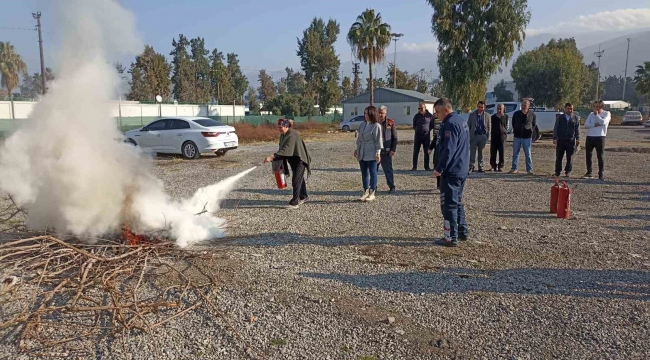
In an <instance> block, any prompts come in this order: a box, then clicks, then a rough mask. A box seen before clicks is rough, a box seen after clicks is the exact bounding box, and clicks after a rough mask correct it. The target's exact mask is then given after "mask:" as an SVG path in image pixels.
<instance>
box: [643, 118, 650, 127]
mask: <svg viewBox="0 0 650 360" xmlns="http://www.w3.org/2000/svg"><path fill="white" fill-rule="evenodd" d="M643 126H644V127H647V128H650V119H648V121H646V122H645V125H643Z"/></svg>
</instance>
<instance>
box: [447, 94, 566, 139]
mask: <svg viewBox="0 0 650 360" xmlns="http://www.w3.org/2000/svg"><path fill="white" fill-rule="evenodd" d="M498 104H503V105H504V106H505V113H506V114H507V115H508V134H511V133H512V115H513V114H514V113H515V111H517V110H521V103H520V102H512V101H507V102H497V103H494V104H487V105H485V112H486V113H488V114H490V115H492V114H494V113H496V111H497V105H498ZM530 110H532V111H534V112H535V116H536V119H537V127H536V128H535V129H533V141H537V140H539V139H540V138H541V137H542V134H550V133H552V132H553V128H554V127H555V119H557V117H558V116H560V115H562V114H563V112H561V111H553V110H547V109H546V107H540V106H534V105H531V107H530ZM459 115H460V117H462V118H463V119H465V120H467V119H468V118H469V114H468V113H464V114H459Z"/></svg>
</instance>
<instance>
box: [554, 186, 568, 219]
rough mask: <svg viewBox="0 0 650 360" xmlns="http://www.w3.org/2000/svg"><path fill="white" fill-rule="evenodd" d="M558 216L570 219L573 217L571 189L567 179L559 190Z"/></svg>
mask: <svg viewBox="0 0 650 360" xmlns="http://www.w3.org/2000/svg"><path fill="white" fill-rule="evenodd" d="M557 217H558V218H560V219H569V218H570V217H571V189H570V188H569V185H567V183H566V181H563V182H562V186H561V187H560V190H559V191H558V201H557Z"/></svg>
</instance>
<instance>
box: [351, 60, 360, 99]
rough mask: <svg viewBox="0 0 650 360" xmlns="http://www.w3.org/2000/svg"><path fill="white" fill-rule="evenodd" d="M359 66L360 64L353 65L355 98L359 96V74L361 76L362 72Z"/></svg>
mask: <svg viewBox="0 0 650 360" xmlns="http://www.w3.org/2000/svg"><path fill="white" fill-rule="evenodd" d="M359 65H360V63H352V73H353V74H354V85H353V86H354V96H357V95H359V74H361V71H359Z"/></svg>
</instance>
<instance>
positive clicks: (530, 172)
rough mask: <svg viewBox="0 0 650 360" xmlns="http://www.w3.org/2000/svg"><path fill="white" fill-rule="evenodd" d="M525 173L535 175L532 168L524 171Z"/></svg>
mask: <svg viewBox="0 0 650 360" xmlns="http://www.w3.org/2000/svg"><path fill="white" fill-rule="evenodd" d="M526 174H528V175H535V173H534V172H533V171H532V170H531V171H526Z"/></svg>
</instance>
